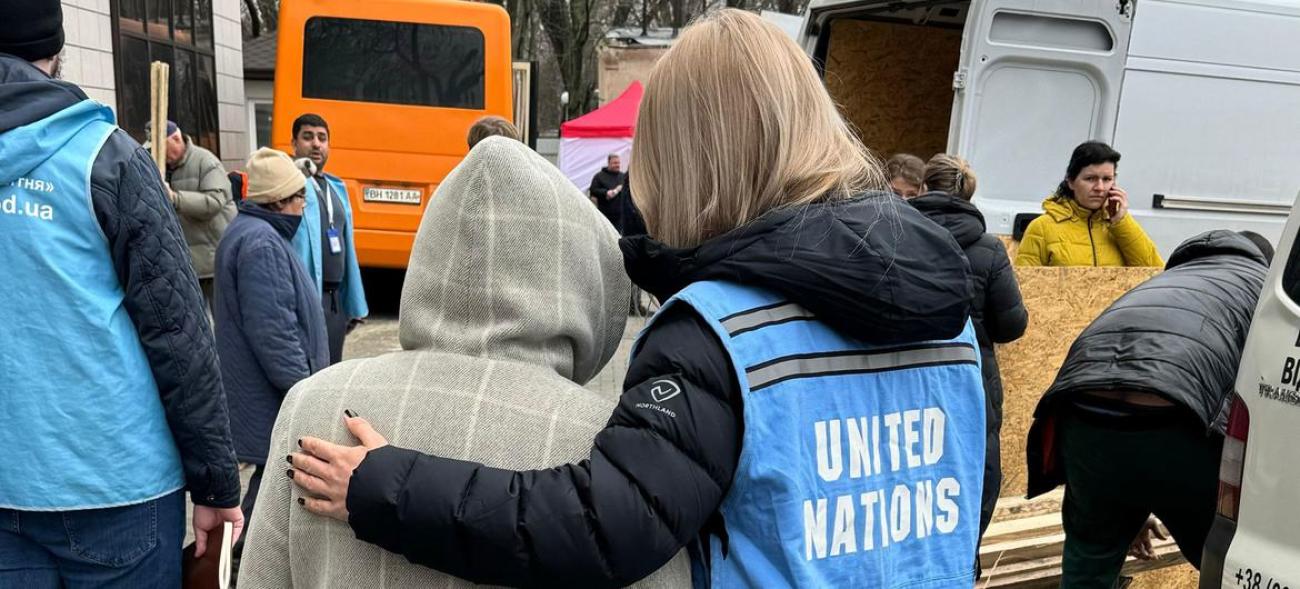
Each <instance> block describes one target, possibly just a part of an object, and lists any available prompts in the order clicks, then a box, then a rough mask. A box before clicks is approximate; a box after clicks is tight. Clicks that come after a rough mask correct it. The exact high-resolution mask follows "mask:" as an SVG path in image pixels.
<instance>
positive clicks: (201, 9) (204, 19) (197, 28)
mask: <svg viewBox="0 0 1300 589" xmlns="http://www.w3.org/2000/svg"><path fill="white" fill-rule="evenodd" d="M194 41H195V43H196V44H197V45H198V46H199V48H201V49H207V50H208V51H212V0H198V2H196V3H195V10H194Z"/></svg>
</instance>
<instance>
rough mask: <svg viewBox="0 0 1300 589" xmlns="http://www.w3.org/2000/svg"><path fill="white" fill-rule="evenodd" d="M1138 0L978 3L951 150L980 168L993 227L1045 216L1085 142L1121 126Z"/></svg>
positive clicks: (956, 81) (1007, 228) (982, 197)
mask: <svg viewBox="0 0 1300 589" xmlns="http://www.w3.org/2000/svg"><path fill="white" fill-rule="evenodd" d="M1133 4H1134V3H1133V2H1130V1H1118V2H1117V1H1116V0H1073V1H1070V2H1064V1H1057V2H1043V1H1042V0H986V1H984V2H973V3H971V7H970V11H969V13H968V17H967V21H966V28H965V32H964V34H963V40H962V52H961V66H960V67H959V69H958V70H957V72H955V73H954V75H953V87H954V89H955V90H956V92H955V95H954V98H953V111H952V119H951V120H952V123H951V128H950V129H949V133H948V150H949V151H950V152H952V153H956V154H960V155H962V156H964V157H965V158H966V159H968V160H969V161H970V162H971V165H972V166H973V167H974V169H975V170H977V171H978V173H979V205H980V209H981V210H982V211H983V212H984V215H985V219H986V221H987V223H988V229H989V232H991V233H1003V234H1010V233H1011V232H1012V225H1013V221H1014V218H1015V215H1016V214H1018V213H1031V212H1038V211H1040V208H1039V206H1038V203H1039V201H1040V200H1041V199H1042V198H1043V197H1045V196H1046V195H1047V194H1048V192H1050V191H1051V190H1052V189H1053V188H1054V187H1055V186H1056V185H1057V184H1058V183H1059V182H1060V181H1061V177H1062V175H1063V173H1064V171H1065V165H1066V163H1067V162H1068V161H1069V157H1070V152H1071V150H1073V149H1074V147H1075V146H1076V145H1078V144H1079V143H1082V142H1084V141H1086V140H1088V139H1098V140H1101V141H1110V140H1111V135H1112V134H1113V132H1114V129H1115V119H1116V112H1117V109H1118V105H1119V91H1120V85H1121V82H1122V79H1123V75H1124V60H1125V57H1126V54H1127V52H1128V40H1129V30H1130V29H1131V27H1132V12H1133Z"/></svg>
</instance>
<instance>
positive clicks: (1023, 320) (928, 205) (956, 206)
mask: <svg viewBox="0 0 1300 589" xmlns="http://www.w3.org/2000/svg"><path fill="white" fill-rule="evenodd" d="M976 181H977V180H976V177H975V172H974V171H972V170H971V169H970V165H969V164H968V163H966V160H963V159H961V158H959V157H957V156H954V155H950V154H946V153H941V154H937V155H935V156H934V157H932V158H930V161H929V162H927V163H926V165H925V185H926V187H927V188H929V190H930V191H929V192H926V193H925V194H922V195H921V196H919V197H917V198H913V199H911V200H909V201H908V203H910V204H911V205H912V206H914V207H916V209H917V210H919V211H921V212H922V213H924V214H925V216H927V217H929V218H930V220H932V221H934V222H935V223H938V224H939V225H942V226H943V227H944V228H945V229H947V230H948V231H950V232H951V233H952V236H953V237H954V238H956V239H957V243H958V244H960V245H961V247H962V250H963V251H965V252H966V259H967V260H968V261H970V266H971V268H970V270H971V274H970V275H971V321H972V322H974V324H975V337H976V339H978V340H979V343H980V358H981V360H982V364H981V368H982V370H983V376H984V400H985V405H984V409H985V415H986V417H987V419H988V422H987V429H986V430H985V431H986V433H987V440H986V442H985V456H984V498H983V500H982V502H981V505H980V537H981V538H982V537H983V536H984V532H985V531H986V530H988V527H989V523H990V522H991V521H992V520H993V509H994V508H995V507H996V506H997V501H998V495H999V491H1000V490H1001V488H1002V444H1001V442H1000V439H1001V435H1002V375H1001V373H1000V372H999V371H998V357H997V354H996V353H995V350H994V348H993V345H994V344H1005V343H1009V342H1013V341H1016V340H1017V339H1020V336H1022V335H1024V334H1025V327H1027V326H1028V325H1029V312H1028V311H1027V310H1025V304H1024V301H1023V300H1022V299H1021V297H1020V285H1019V284H1018V283H1017V282H1016V273H1015V271H1014V270H1012V268H1011V258H1010V257H1008V256H1007V248H1006V246H1004V245H1002V240H1000V239H998V238H997V237H995V236H993V235H990V234H988V233H985V232H984V230H985V225H984V215H983V214H981V213H980V211H979V209H978V208H976V207H975V205H974V204H972V203H971V199H973V198H974V197H975V187H976Z"/></svg>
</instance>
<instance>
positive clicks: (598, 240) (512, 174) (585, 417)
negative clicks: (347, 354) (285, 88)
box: [239, 138, 690, 589]
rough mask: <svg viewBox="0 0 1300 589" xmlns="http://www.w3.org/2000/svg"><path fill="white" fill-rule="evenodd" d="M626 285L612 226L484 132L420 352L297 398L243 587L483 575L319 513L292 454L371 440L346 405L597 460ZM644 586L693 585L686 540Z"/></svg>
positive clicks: (448, 447)
mask: <svg viewBox="0 0 1300 589" xmlns="http://www.w3.org/2000/svg"><path fill="white" fill-rule="evenodd" d="M628 288H629V287H628V279H627V277H626V275H625V273H624V271H623V267H622V260H621V257H620V255H619V251H618V244H617V241H616V236H615V234H614V231H613V229H612V228H611V227H610V226H609V223H608V222H606V221H605V220H604V218H602V217H601V216H600V213H598V212H597V211H596V208H595V207H594V206H592V205H591V203H590V202H589V201H587V200H586V199H585V197H583V195H582V193H580V192H578V189H577V188H575V187H574V186H573V185H572V184H570V183H569V182H568V180H566V179H565V178H564V177H563V176H561V175H560V173H559V171H558V170H556V169H555V168H554V167H552V166H551V165H550V164H549V163H548V162H546V161H545V160H543V159H542V158H541V157H539V156H538V155H537V154H535V153H533V152H532V151H531V150H529V149H528V148H527V147H525V146H524V145H523V144H521V143H518V142H514V141H511V140H507V139H501V138H490V139H487V140H485V141H483V142H482V143H480V144H479V145H478V146H476V147H475V149H474V150H473V151H472V152H470V155H469V157H467V158H466V159H465V161H464V163H462V164H461V166H460V167H458V168H457V169H456V170H455V171H454V172H452V174H451V175H449V176H448V177H447V180H446V181H445V182H444V183H443V185H442V186H441V187H440V188H439V190H438V193H437V195H436V196H435V198H434V200H433V201H432V202H431V203H430V204H429V207H428V210H427V211H426V212H425V215H424V221H423V223H422V224H421V226H420V233H419V235H418V236H417V237H416V240H415V250H414V253H413V255H412V256H411V265H410V269H409V270H408V271H407V276H406V287H405V290H404V291H403V293H402V312H401V325H400V332H401V341H402V346H403V348H405V349H404V350H403V351H399V352H393V353H390V354H385V355H383V356H380V357H377V358H366V359H358V360H348V361H346V362H342V363H339V364H336V365H334V366H332V367H330V368H327V369H325V370H323V371H321V372H319V373H317V374H315V375H313V376H312V377H311V378H308V379H307V380H304V381H302V382H300V383H299V384H298V385H297V386H295V387H294V388H293V390H291V391H289V394H288V395H287V396H286V397H285V400H284V404H283V405H282V406H281V407H280V414H279V417H278V418H277V419H276V424H275V431H274V432H273V433H272V435H271V447H270V459H269V460H268V468H267V471H266V474H265V476H264V478H263V480H262V488H261V491H260V492H259V494H258V498H257V507H256V509H255V510H254V512H253V517H252V519H251V522H252V523H251V526H250V528H249V531H248V540H247V545H246V546H245V548H244V555H243V560H242V563H241V566H240V572H239V586H240V588H241V589H257V588H262V587H267V588H282V587H373V588H375V589H382V588H397V587H439V588H447V589H451V588H455V589H460V588H466V589H468V588H469V587H472V586H473V584H471V583H469V582H467V581H464V580H461V579H457V578H455V577H451V576H449V575H445V574H443V573H440V572H438V571H435V570H432V569H428V568H424V567H421V566H417V565H414V564H411V563H409V562H407V561H406V559H405V558H403V557H401V556H400V555H397V554H393V553H390V552H386V551H385V550H383V549H382V548H380V547H378V546H375V545H373V544H367V543H365V542H361V541H360V540H357V539H356V538H355V536H354V534H353V532H352V529H351V527H349V526H348V524H346V523H343V522H339V521H336V520H333V519H329V518H324V517H320V516H317V515H314V514H312V513H310V512H308V511H307V510H306V509H304V508H302V507H301V506H299V505H298V504H297V502H296V499H297V498H298V497H299V491H297V490H296V489H295V488H294V487H293V485H292V484H290V482H289V479H288V477H286V476H284V471H283V469H280V468H275V465H276V464H277V461H280V462H278V464H282V465H284V466H285V467H287V466H288V465H287V464H285V463H284V462H283V460H284V458H283V457H284V456H286V455H288V454H289V453H291V452H294V451H296V449H297V446H296V443H295V441H296V440H297V439H298V438H301V437H303V436H316V437H320V438H323V439H326V440H329V441H332V442H335V443H340V444H355V443H356V440H354V439H352V437H351V435H350V434H348V432H347V429H346V428H345V427H344V425H343V410H344V409H351V410H353V411H356V412H357V413H359V414H360V415H361V416H362V417H364V418H366V419H367V420H369V421H370V423H371V424H373V425H374V426H375V428H376V429H377V430H379V432H380V433H382V434H384V435H385V436H386V437H387V438H388V440H389V442H390V443H392V444H394V445H396V446H401V447H403V448H411V449H414V450H419V451H421V452H427V453H429V454H434V455H437V456H445V457H448V458H456V459H460V460H469V461H474V462H480V463H483V464H486V465H488V466H495V467H500V468H508V469H516V470H523V469H542V468H550V467H553V466H558V465H561V464H566V463H577V462H579V461H581V460H583V459H586V458H588V457H589V456H590V455H591V447H592V444H593V443H594V440H595V437H596V434H597V433H598V432H600V430H601V429H602V428H603V427H604V426H605V423H606V422H607V421H609V416H610V414H611V413H613V411H614V406H615V405H616V404H617V403H618V397H617V396H616V395H610V394H606V393H600V392H596V391H593V390H590V389H586V388H583V387H581V386H579V384H577V383H583V382H586V381H587V380H588V379H590V378H591V377H592V376H593V375H594V374H596V373H597V372H598V371H599V370H600V369H601V368H602V367H603V366H604V365H605V363H606V362H607V361H608V360H609V358H610V356H611V355H612V354H613V353H614V350H615V347H616V345H617V344H618V341H619V339H620V338H621V335H622V333H623V327H624V323H625V321H626V310H627V307H626V305H627V300H628V297H627V293H628ZM413 500H417V501H418V500H419V499H418V497H416V498H413ZM636 586H637V587H638V588H639V589H679V588H680V589H685V588H686V587H689V586H690V565H689V559H688V558H687V556H686V554H685V552H684V551H683V552H682V553H679V554H678V555H677V557H676V558H674V559H673V560H672V561H670V562H669V563H668V564H666V565H665V566H664V567H663V568H661V569H660V570H659V571H657V572H656V573H654V574H653V575H651V576H650V577H648V578H646V579H644V580H642V581H641V582H639V583H637V584H636Z"/></svg>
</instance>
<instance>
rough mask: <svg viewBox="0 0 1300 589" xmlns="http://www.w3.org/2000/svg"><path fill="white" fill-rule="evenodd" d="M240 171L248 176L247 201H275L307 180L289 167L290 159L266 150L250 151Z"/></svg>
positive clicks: (284, 154) (291, 194)
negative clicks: (246, 161) (251, 152)
mask: <svg viewBox="0 0 1300 589" xmlns="http://www.w3.org/2000/svg"><path fill="white" fill-rule="evenodd" d="M244 171H245V172H247V173H248V198H247V200H248V201H249V202H255V203H257V204H268V203H273V202H279V201H282V200H284V199H286V198H289V197H290V196H293V195H294V194H295V193H297V192H298V191H299V190H302V189H304V188H306V187H307V179H306V178H305V177H303V175H302V172H300V171H298V167H297V166H295V165H293V159H291V158H290V157H289V155H288V154H286V153H284V152H283V151H278V150H275V149H271V148H269V147H263V148H261V149H258V150H257V151H254V152H253V155H251V156H249V158H248V163H247V164H246V165H245V166H244Z"/></svg>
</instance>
